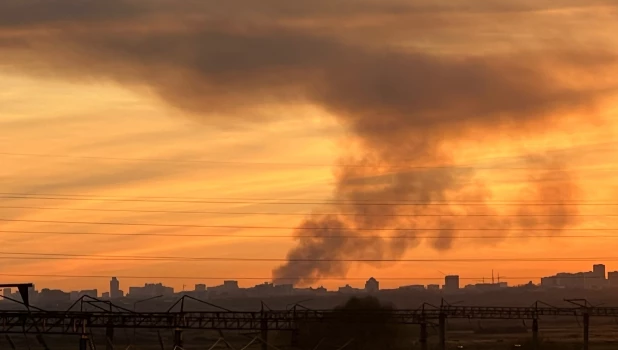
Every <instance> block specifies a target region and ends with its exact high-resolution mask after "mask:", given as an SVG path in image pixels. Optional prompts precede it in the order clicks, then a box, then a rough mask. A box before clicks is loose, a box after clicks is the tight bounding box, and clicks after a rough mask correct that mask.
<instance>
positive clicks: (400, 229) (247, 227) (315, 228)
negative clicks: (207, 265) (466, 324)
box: [0, 219, 618, 237]
mask: <svg viewBox="0 0 618 350" xmlns="http://www.w3.org/2000/svg"><path fill="white" fill-rule="evenodd" d="M0 221H4V222H28V223H46V224H68V225H110V226H154V227H185V228H218V229H256V230H303V231H305V230H349V231H403V232H414V231H511V230H512V229H510V228H484V227H480V228H440V227H427V228H397V227H394V228H367V227H355V228H346V227H328V226H314V227H306V226H299V227H291V226H242V225H196V224H157V223H134V222H97V221H61V220H29V219H0ZM519 230H525V231H527V229H519ZM537 230H538V231H558V232H562V231H617V230H618V228H551V227H549V228H538V229H537ZM316 237H319V236H316Z"/></svg>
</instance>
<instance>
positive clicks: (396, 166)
mask: <svg viewBox="0 0 618 350" xmlns="http://www.w3.org/2000/svg"><path fill="white" fill-rule="evenodd" d="M0 155H3V156H18V157H39V158H66V159H91V160H116V161H128V162H154V163H176V164H183V163H184V164H212V165H247V166H269V167H270V166H281V167H311V168H315V167H317V168H323V167H329V168H330V167H337V168H353V169H354V168H361V169H364V168H382V169H385V168H387V169H389V168H390V169H409V170H433V169H476V170H564V168H562V167H503V166H502V167H501V166H482V165H474V164H445V165H427V166H410V165H406V164H392V163H376V164H372V165H363V164H337V163H333V164H316V163H282V162H246V161H221V160H201V159H188V160H180V159H154V158H126V157H104V156H78V155H63V154H35V153H16V152H0ZM496 159H505V158H490V159H481V161H485V162H487V161H490V160H496ZM507 159H508V158H507ZM592 170H598V171H616V170H618V169H616V168H598V169H594V168H593V169H592Z"/></svg>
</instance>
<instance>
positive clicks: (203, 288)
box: [195, 284, 206, 292]
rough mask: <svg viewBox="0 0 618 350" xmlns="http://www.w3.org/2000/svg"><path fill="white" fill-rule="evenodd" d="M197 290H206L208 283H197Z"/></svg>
mask: <svg viewBox="0 0 618 350" xmlns="http://www.w3.org/2000/svg"><path fill="white" fill-rule="evenodd" d="M195 291H196V292H205V291H206V285H205V284H196V285H195Z"/></svg>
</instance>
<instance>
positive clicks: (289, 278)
mask: <svg viewBox="0 0 618 350" xmlns="http://www.w3.org/2000/svg"><path fill="white" fill-rule="evenodd" d="M0 276H4V277H37V278H106V279H109V278H111V277H116V278H119V279H121V278H123V279H159V280H166V279H167V280H183V279H184V280H239V281H241V280H262V281H268V280H272V276H270V277H240V276H236V277H234V276H228V277H212V276H143V275H117V274H113V275H65V274H15V273H0ZM483 278H485V279H487V277H461V276H460V277H459V279H460V280H479V281H480V280H482V279H483ZM538 278H541V277H526V276H517V277H504V276H500V279H511V280H513V279H538ZM277 279H278V280H298V279H301V277H300V276H296V277H281V278H279V277H278V278H277ZM320 280H337V281H340V280H341V281H345V280H357V281H366V280H367V277H323V278H320ZM379 280H394V281H400V280H444V276H442V277H380V278H379Z"/></svg>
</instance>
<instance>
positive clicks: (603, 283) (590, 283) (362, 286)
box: [3, 264, 618, 300]
mask: <svg viewBox="0 0 618 350" xmlns="http://www.w3.org/2000/svg"><path fill="white" fill-rule="evenodd" d="M539 279H540V281H539V283H535V282H534V281H533V280H532V279H531V280H529V281H528V282H525V283H512V281H511V283H509V279H508V277H505V276H502V277H501V276H500V274H499V273H497V274H494V271H492V275H491V277H490V278H487V279H485V278H483V279H481V280H475V279H470V278H466V277H465V276H460V275H445V276H443V277H442V280H441V281H438V280H437V279H434V280H433V281H432V282H428V283H425V284H423V283H412V282H413V281H407V282H408V283H405V284H400V285H398V286H396V287H394V288H393V287H391V286H389V287H387V288H380V283H381V282H380V279H379V278H375V277H369V278H368V279H367V280H365V281H364V282H363V283H360V282H359V283H358V285H356V286H354V285H352V284H351V283H350V282H346V283H345V285H339V286H338V287H337V288H335V289H329V288H324V286H323V285H315V286H309V287H301V288H299V287H298V286H294V285H292V284H275V283H271V282H268V281H265V282H263V283H257V284H250V283H242V281H237V280H224V281H221V283H219V284H216V283H215V284H213V285H208V284H205V283H196V284H195V285H194V288H193V289H190V288H191V287H192V286H191V285H186V284H183V285H182V289H180V290H179V289H176V288H174V287H170V286H169V285H168V286H166V284H165V283H162V282H154V281H150V282H144V283H143V285H137V286H126V287H125V288H124V289H122V288H121V287H122V285H121V281H120V280H119V279H118V277H111V279H110V280H109V281H108V286H109V288H108V289H107V290H105V289H99V288H89V289H88V288H87V289H81V290H75V291H70V292H67V291H63V292H65V293H68V294H70V295H71V298H72V300H75V299H77V296H82V295H89V296H92V297H103V298H107V299H117V298H121V297H132V298H136V297H148V296H150V297H152V296H171V295H174V294H179V293H181V294H182V293H185V292H203V293H215V295H216V294H217V293H221V292H218V291H219V290H228V291H229V290H232V291H242V290H247V291H255V290H261V289H263V288H265V287H268V288H273V287H275V289H274V290H277V289H278V288H280V287H283V290H286V291H288V292H289V291H290V290H299V291H303V290H314V291H315V290H320V289H323V290H324V291H328V292H339V293H344V294H346V293H347V294H355V293H358V292H359V291H365V292H368V293H376V292H378V291H380V290H417V291H418V290H427V291H432V290H433V291H447V292H453V291H457V290H465V289H469V290H474V289H476V288H484V287H491V286H495V287H520V286H530V285H534V286H539V287H545V288H580V289H602V288H618V270H616V271H613V270H609V269H607V267H606V265H605V264H594V265H592V269H591V270H589V271H584V272H581V271H578V272H565V271H562V272H556V273H555V274H553V275H550V276H543V277H540V278H539ZM37 286H38V285H37V284H36V283H34V287H33V288H31V289H32V290H34V291H37V292H40V291H41V290H43V289H47V290H61V289H54V288H49V287H45V286H43V287H42V288H40V289H36V287H37ZM479 286H480V287H479ZM185 288H187V289H185ZM268 288H267V290H268ZM13 289H15V288H13ZM148 290H150V291H148ZM7 291H8V293H9V294H11V293H12V288H4V290H3V292H4V293H5V294H6V292H7ZM16 293H17V292H15V293H13V294H12V295H17V294H16ZM274 295H277V294H274Z"/></svg>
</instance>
